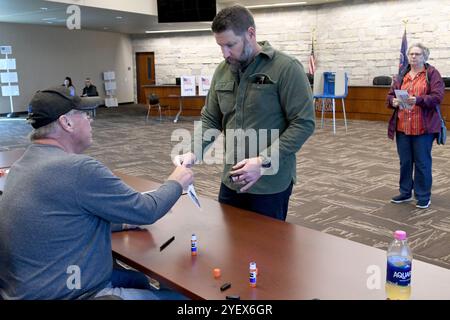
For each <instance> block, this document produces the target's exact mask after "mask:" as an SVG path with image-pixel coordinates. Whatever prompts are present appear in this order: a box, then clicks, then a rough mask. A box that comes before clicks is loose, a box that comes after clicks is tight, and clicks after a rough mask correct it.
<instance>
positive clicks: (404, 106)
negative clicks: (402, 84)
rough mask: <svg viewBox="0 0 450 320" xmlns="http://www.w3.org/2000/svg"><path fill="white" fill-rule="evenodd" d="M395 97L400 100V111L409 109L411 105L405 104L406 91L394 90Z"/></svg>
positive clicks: (407, 95)
mask: <svg viewBox="0 0 450 320" xmlns="http://www.w3.org/2000/svg"><path fill="white" fill-rule="evenodd" d="M395 97H396V98H397V99H398V100H400V109H411V107H412V105H410V104H408V103H407V102H406V100H407V99H408V97H409V94H408V91H406V90H395Z"/></svg>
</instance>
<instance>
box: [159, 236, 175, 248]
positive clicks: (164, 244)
mask: <svg viewBox="0 0 450 320" xmlns="http://www.w3.org/2000/svg"><path fill="white" fill-rule="evenodd" d="M173 240H175V236H173V237H172V238H170V239H169V240H167V241H166V242H164V243H163V244H162V246H161V247H159V251H163V250H164V249H165V248H166V247H167V246H168V245H169V244H170V243H171V242H172V241H173Z"/></svg>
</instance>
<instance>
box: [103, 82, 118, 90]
mask: <svg viewBox="0 0 450 320" xmlns="http://www.w3.org/2000/svg"><path fill="white" fill-rule="evenodd" d="M116 89H117V85H116V82H115V81H109V82H105V90H106V91H109V90H116Z"/></svg>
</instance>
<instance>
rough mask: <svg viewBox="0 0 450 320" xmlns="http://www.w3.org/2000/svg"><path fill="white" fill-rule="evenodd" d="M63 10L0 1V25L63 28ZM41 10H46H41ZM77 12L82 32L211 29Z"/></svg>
mask: <svg viewBox="0 0 450 320" xmlns="http://www.w3.org/2000/svg"><path fill="white" fill-rule="evenodd" d="M298 1H299V0H240V1H235V0H217V7H218V8H219V9H220V8H223V7H226V6H229V5H231V4H233V3H236V2H239V3H240V4H242V5H245V6H250V5H263V4H273V3H290V2H298ZM305 1H307V2H308V4H307V5H317V4H326V3H331V2H338V1H343V0H305ZM67 7H68V5H67V4H64V3H57V2H50V1H44V0H0V22H10V23H27V24H39V25H47V26H59V27H65V26H66V19H67V18H68V17H69V14H67V13H66V10H67ZM42 8H47V9H46V10H44V9H42ZM80 8H81V28H82V29H90V30H102V31H112V32H121V33H128V34H143V33H145V31H146V30H150V31H156V30H174V29H208V28H209V27H210V25H211V23H210V22H198V23H158V17H157V16H153V15H146V14H138V13H130V12H124V11H116V10H108V9H100V8H93V7H86V6H80ZM117 17H121V18H117Z"/></svg>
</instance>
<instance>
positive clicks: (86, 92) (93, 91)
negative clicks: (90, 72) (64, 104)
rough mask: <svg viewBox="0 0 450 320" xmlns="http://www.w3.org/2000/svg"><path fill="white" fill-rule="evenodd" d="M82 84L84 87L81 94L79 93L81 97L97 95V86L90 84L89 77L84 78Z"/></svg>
mask: <svg viewBox="0 0 450 320" xmlns="http://www.w3.org/2000/svg"><path fill="white" fill-rule="evenodd" d="M84 84H85V87H84V88H83V94H82V95H81V96H82V97H97V96H98V92H97V87H96V86H94V85H93V84H92V82H91V79H90V78H86V80H84Z"/></svg>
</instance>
